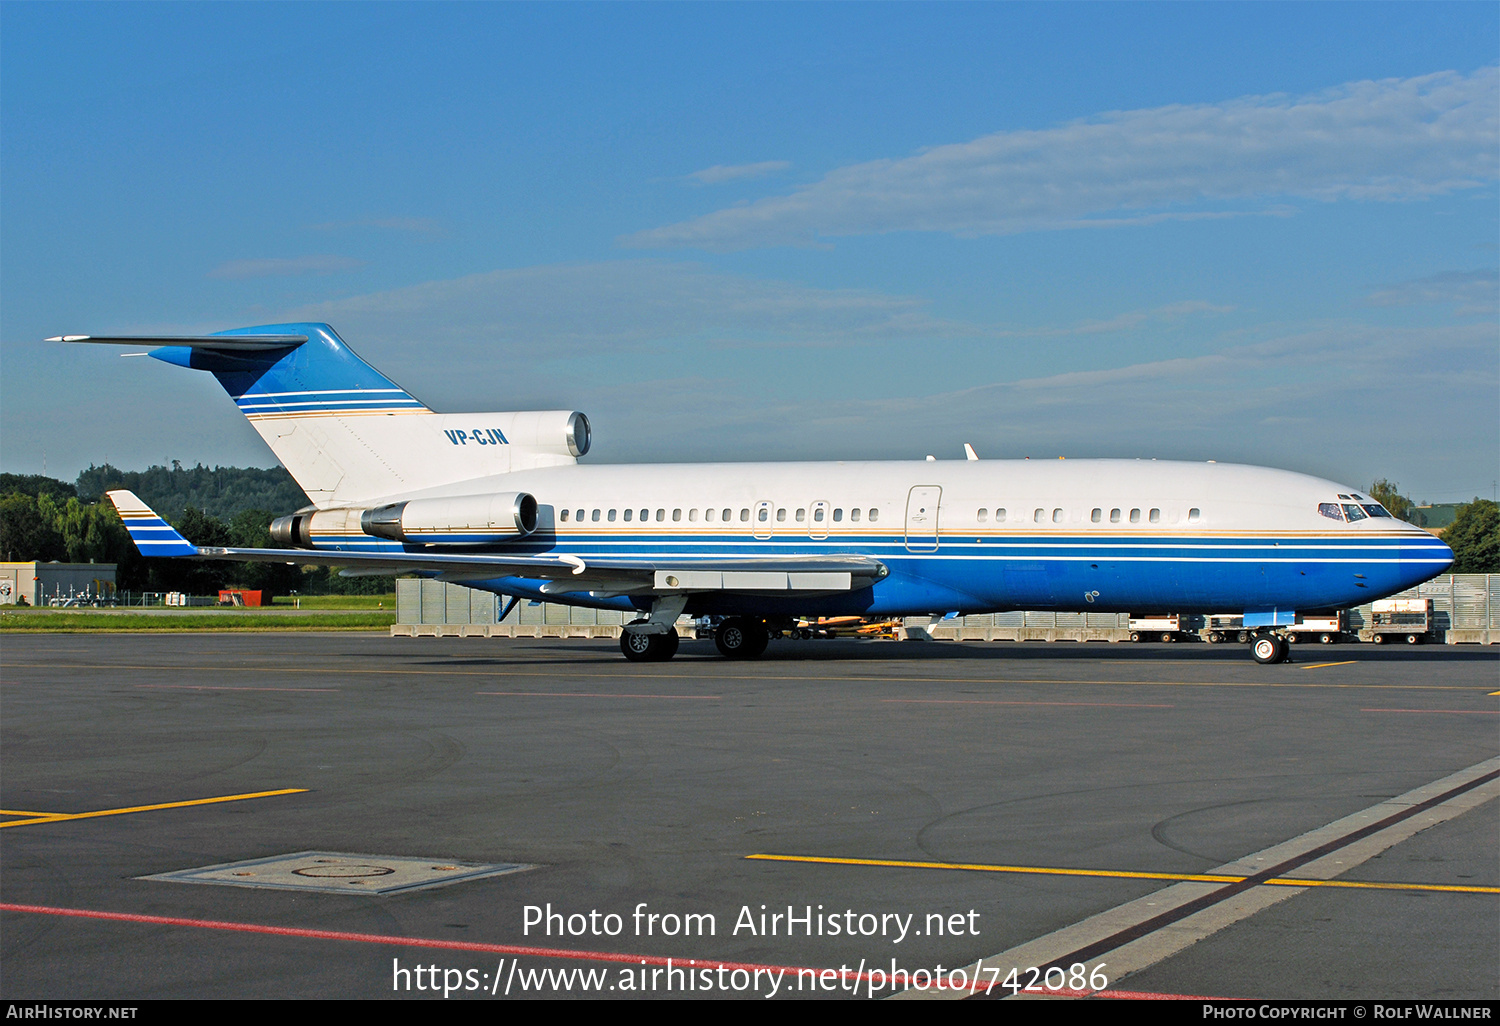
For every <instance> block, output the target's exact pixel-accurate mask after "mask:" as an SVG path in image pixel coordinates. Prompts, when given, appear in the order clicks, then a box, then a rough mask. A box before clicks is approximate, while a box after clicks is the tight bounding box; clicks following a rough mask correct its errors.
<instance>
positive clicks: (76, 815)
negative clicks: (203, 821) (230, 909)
mask: <svg viewBox="0 0 1500 1026" xmlns="http://www.w3.org/2000/svg"><path fill="white" fill-rule="evenodd" d="M307 790H309V789H308V788H306V787H287V788H283V789H281V790H280V791H252V792H250V793H249V794H226V795H220V796H219V797H217V798H193V799H191V800H189V801H185V802H162V803H161V804H159V805H132V806H131V807H130V808H128V809H100V810H98V811H96V812H17V811H14V810H6V809H0V815H4V816H26V817H27V818H26V819H11V820H7V821H5V822H4V823H0V827H12V826H32V825H34V824H36V823H60V822H62V821H64V820H69V819H95V818H97V817H99V816H124V815H128V814H129V813H132V812H155V811H157V810H158V809H182V808H186V807H188V806H190V805H216V804H218V803H219V802H242V801H245V800H247V799H250V798H271V797H273V796H275V795H279V794H301V793H302V792H304V791H307Z"/></svg>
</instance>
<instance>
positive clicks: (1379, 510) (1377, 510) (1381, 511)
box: [1360, 504, 1396, 520]
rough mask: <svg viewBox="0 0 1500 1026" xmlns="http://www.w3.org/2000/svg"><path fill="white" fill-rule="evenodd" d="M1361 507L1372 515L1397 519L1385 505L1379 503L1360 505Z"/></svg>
mask: <svg viewBox="0 0 1500 1026" xmlns="http://www.w3.org/2000/svg"><path fill="white" fill-rule="evenodd" d="M1360 509H1362V510H1364V511H1365V512H1366V513H1368V514H1370V516H1372V517H1387V518H1389V519H1391V520H1395V519H1396V518H1395V517H1393V516H1391V515H1390V514H1389V513H1387V512H1386V510H1385V507H1384V506H1381V505H1378V504H1377V505H1362V506H1360Z"/></svg>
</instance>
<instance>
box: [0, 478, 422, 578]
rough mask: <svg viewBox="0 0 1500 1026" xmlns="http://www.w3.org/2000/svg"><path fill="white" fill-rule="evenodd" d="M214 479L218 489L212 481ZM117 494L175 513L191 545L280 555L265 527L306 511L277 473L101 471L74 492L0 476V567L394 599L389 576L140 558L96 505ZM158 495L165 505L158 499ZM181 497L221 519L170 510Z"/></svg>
mask: <svg viewBox="0 0 1500 1026" xmlns="http://www.w3.org/2000/svg"><path fill="white" fill-rule="evenodd" d="M220 474H222V475H223V476H224V480H222V481H218V482H216V481H214V480H213V478H214V477H215V476H216V475H220ZM281 478H285V480H284V481H283V480H281ZM287 482H290V483H291V489H292V491H291V492H288V490H287V488H286V483H287ZM117 487H124V488H130V490H131V491H135V492H136V494H137V495H139V496H140V497H141V498H142V499H143V500H144V501H145V502H146V503H147V505H150V506H151V507H152V508H154V509H158V510H161V509H174V508H175V509H177V510H179V512H178V513H177V514H176V515H175V516H174V515H166V516H165V518H166V520H167V522H168V523H170V524H171V525H172V526H173V527H175V528H176V529H177V530H178V531H179V532H180V533H181V534H182V536H183V537H184V538H186V539H187V540H188V541H190V542H192V543H193V544H195V545H224V546H232V547H236V548H280V547H282V546H277V545H275V543H273V542H272V541H271V532H270V525H271V521H272V520H273V519H274V518H275V517H277V516H279V515H282V514H283V513H287V512H291V511H292V510H294V509H298V508H300V507H302V506H305V505H307V497H306V495H305V494H303V492H302V490H301V489H300V488H297V486H296V483H295V482H291V478H290V477H289V476H287V475H286V471H284V470H281V469H279V468H278V469H277V470H276V471H274V472H273V471H265V470H256V469H254V468H249V469H240V468H235V467H218V468H215V469H214V470H208V469H207V468H205V467H201V466H200V467H197V468H194V470H191V471H186V470H182V469H181V467H180V465H176V464H174V466H173V469H172V470H166V469H165V468H162V467H152V468H149V469H148V470H146V471H143V472H140V473H125V472H121V471H118V470H115V469H114V468H112V467H109V466H108V465H106V466H104V467H90V468H89V469H88V470H86V471H84V472H83V474H81V475H79V480H78V484H77V485H76V486H75V485H70V484H67V483H66V482H63V481H58V480H56V479H54V478H49V477H43V476H41V475H36V474H28V475H20V474H0V558H3V559H4V560H5V561H6V562H30V561H32V560H38V561H42V562H46V561H50V560H57V561H59V562H65V563H89V562H95V563H114V564H115V565H116V571H115V581H116V583H117V584H118V585H119V587H120V588H122V589H127V590H130V591H184V592H188V593H189V594H194V595H211V594H213V593H215V592H217V591H218V590H219V589H220V588H224V587H238V588H247V589H250V590H252V591H253V590H260V591H265V592H268V593H269V594H271V595H286V594H288V593H289V592H291V591H297V592H299V593H301V594H304V595H319V594H385V593H387V592H390V591H393V590H395V584H394V580H393V578H390V577H353V578H349V577H339V576H338V572H337V571H336V570H330V569H328V568H325V567H309V568H306V569H303V568H300V567H295V566H288V565H286V564H285V563H232V562H227V561H199V560H186V559H160V558H157V559H151V558H147V557H144V556H142V555H140V553H139V552H137V551H136V548H135V544H134V543H133V542H131V540H130V536H129V534H128V533H126V531H125V525H124V524H123V523H121V522H120V517H119V515H118V514H117V513H116V512H115V509H114V507H113V506H112V505H110V504H109V502H107V501H97V496H99V495H102V493H103V492H104V491H107V490H109V489H111V488H117ZM137 487H139V488H140V489H141V490H139V491H137ZM153 489H158V491H153ZM173 489H175V490H173ZM163 495H165V496H166V497H167V500H168V501H163V500H162V498H161V496H163ZM183 496H196V497H199V498H209V497H212V498H214V500H215V502H216V503H217V506H218V508H219V509H220V510H225V511H227V512H225V513H219V514H216V513H215V512H214V511H213V510H212V509H209V510H205V509H201V508H197V507H195V506H191V505H187V506H172V505H169V504H168V502H169V501H171V500H172V499H173V498H174V497H176V498H177V499H181V498H182V497H183ZM252 497H259V498H262V499H265V498H270V499H271V500H272V501H278V505H277V506H273V507H271V508H270V509H267V508H263V507H262V508H257V507H253V506H251V507H244V508H236V507H237V506H240V505H241V504H242V503H244V502H245V501H247V500H248V499H249V498H252ZM91 500H93V501H91ZM272 510H279V512H272Z"/></svg>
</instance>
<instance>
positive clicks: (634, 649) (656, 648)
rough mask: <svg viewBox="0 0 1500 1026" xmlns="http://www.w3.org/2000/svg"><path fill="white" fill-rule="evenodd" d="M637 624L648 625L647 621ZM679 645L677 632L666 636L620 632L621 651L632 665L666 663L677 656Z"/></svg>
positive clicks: (671, 632) (640, 621)
mask: <svg viewBox="0 0 1500 1026" xmlns="http://www.w3.org/2000/svg"><path fill="white" fill-rule="evenodd" d="M636 622H637V623H646V622H647V621H645V620H637V621H636ZM677 645H678V638H677V632H676V631H675V630H674V631H670V632H668V633H666V634H637V633H634V632H632V631H621V632H620V651H621V652H624V653H625V658H626V659H629V660H630V661H631V662H632V663H664V662H666V661H667V660H668V659H671V658H672V657H673V656H674V655H676V654H677Z"/></svg>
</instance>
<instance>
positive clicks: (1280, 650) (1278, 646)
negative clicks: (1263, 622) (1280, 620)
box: [1250, 634, 1286, 665]
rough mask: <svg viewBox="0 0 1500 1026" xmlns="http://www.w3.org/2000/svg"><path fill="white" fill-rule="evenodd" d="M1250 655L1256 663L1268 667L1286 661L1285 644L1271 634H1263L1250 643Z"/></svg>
mask: <svg viewBox="0 0 1500 1026" xmlns="http://www.w3.org/2000/svg"><path fill="white" fill-rule="evenodd" d="M1250 654H1251V656H1253V657H1254V658H1255V661H1256V662H1257V663H1261V664H1263V665H1269V664H1271V663H1279V662H1281V661H1282V660H1284V659H1286V642H1284V641H1282V640H1281V639H1280V638H1278V637H1276V636H1275V635H1271V634H1264V635H1262V636H1260V637H1258V638H1256V639H1255V640H1254V641H1252V642H1251V643H1250Z"/></svg>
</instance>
